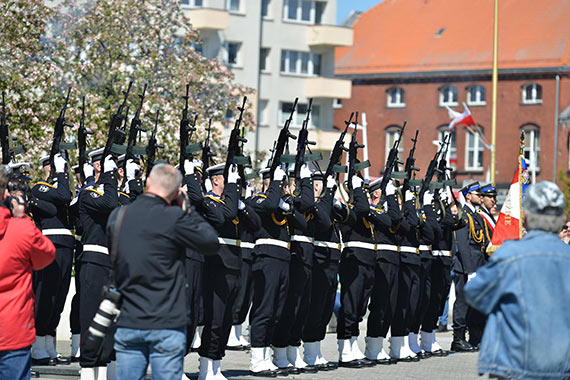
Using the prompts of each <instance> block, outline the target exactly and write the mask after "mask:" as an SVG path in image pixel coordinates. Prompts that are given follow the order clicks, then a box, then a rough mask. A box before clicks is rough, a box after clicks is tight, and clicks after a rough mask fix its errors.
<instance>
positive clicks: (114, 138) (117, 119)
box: [99, 82, 133, 178]
mask: <svg viewBox="0 0 570 380" xmlns="http://www.w3.org/2000/svg"><path fill="white" fill-rule="evenodd" d="M132 85H133V82H129V87H128V88H127V91H124V92H123V96H124V97H123V102H122V103H121V105H120V106H119V108H118V109H117V112H116V113H115V114H114V115H113V116H112V117H111V120H110V122H109V133H108V135H107V142H106V143H105V148H104V149H103V156H102V158H101V173H104V172H105V158H106V157H107V156H108V155H109V154H111V152H113V153H116V154H121V152H122V149H121V147H120V146H118V145H117V144H120V142H119V141H120V140H121V139H123V141H124V138H125V131H124V129H123V128H122V124H123V121H124V120H126V116H124V115H123V110H124V109H125V105H126V104H127V99H128V97H129V93H130V92H131V87H132ZM125 161H126V160H125ZM99 178H101V177H99Z"/></svg>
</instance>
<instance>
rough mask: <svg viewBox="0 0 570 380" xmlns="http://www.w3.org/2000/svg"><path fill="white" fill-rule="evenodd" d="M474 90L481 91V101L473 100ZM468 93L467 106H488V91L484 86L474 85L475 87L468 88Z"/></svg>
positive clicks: (479, 92)
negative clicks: (472, 92) (472, 93)
mask: <svg viewBox="0 0 570 380" xmlns="http://www.w3.org/2000/svg"><path fill="white" fill-rule="evenodd" d="M473 90H475V91H477V90H480V91H478V94H479V99H475V100H473V99H472V98H471V91H473ZM466 91H467V105H470V106H485V105H487V90H486V89H485V86H482V85H480V84H474V85H471V86H468V87H467V88H466Z"/></svg>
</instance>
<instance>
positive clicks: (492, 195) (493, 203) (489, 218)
mask: <svg viewBox="0 0 570 380" xmlns="http://www.w3.org/2000/svg"><path fill="white" fill-rule="evenodd" d="M480 191H481V207H480V208H479V210H481V217H483V220H485V222H486V223H487V231H486V232H488V235H489V240H491V237H492V236H493V232H494V231H495V224H496V223H497V221H496V220H495V217H494V216H493V214H491V209H492V208H494V207H497V189H496V188H495V186H493V184H491V183H489V184H487V185H483V186H481V190H480Z"/></svg>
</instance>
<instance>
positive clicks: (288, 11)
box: [283, 0, 316, 24]
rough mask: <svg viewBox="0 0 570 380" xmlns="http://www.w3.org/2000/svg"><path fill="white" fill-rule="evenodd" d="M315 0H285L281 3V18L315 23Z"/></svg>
mask: <svg viewBox="0 0 570 380" xmlns="http://www.w3.org/2000/svg"><path fill="white" fill-rule="evenodd" d="M315 16H316V12H315V1H308V0H285V2H284V3H283V18H284V19H285V20H288V21H297V22H304V23H311V24H314V23H315V19H316V17H315Z"/></svg>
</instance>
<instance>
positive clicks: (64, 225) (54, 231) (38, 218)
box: [31, 173, 75, 248]
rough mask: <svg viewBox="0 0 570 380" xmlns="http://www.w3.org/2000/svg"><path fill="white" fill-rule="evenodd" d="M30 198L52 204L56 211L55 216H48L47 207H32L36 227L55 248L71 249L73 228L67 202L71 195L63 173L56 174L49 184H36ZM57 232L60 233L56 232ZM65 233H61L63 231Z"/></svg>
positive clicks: (38, 205) (73, 243)
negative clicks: (54, 179) (52, 182)
mask: <svg viewBox="0 0 570 380" xmlns="http://www.w3.org/2000/svg"><path fill="white" fill-rule="evenodd" d="M31 193H32V197H33V198H36V199H38V200H40V201H44V202H47V203H51V204H53V205H54V206H55V207H56V209H57V213H56V215H53V216H49V214H50V213H49V212H46V210H49V209H48V208H47V207H48V206H47V205H45V204H44V205H42V204H40V203H38V204H37V205H35V206H34V205H32V207H31V211H32V214H33V215H34V220H35V222H36V225H37V226H38V228H39V229H40V230H42V232H43V233H44V235H46V236H47V237H48V238H49V239H50V240H51V241H52V242H53V243H54V244H55V245H56V246H57V245H59V246H62V247H68V248H73V247H74V246H75V239H74V238H73V235H72V233H71V230H72V229H73V226H72V224H71V221H70V220H69V212H68V207H69V202H71V199H72V198H73V194H72V193H71V190H70V189H69V181H68V179H67V176H66V174H65V173H59V174H56V181H55V183H54V184H50V183H47V182H44V181H39V182H37V183H36V184H35V185H34V187H32V190H31ZM58 230H59V231H60V232H58ZM64 230H65V231H67V232H63V231H64Z"/></svg>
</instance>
